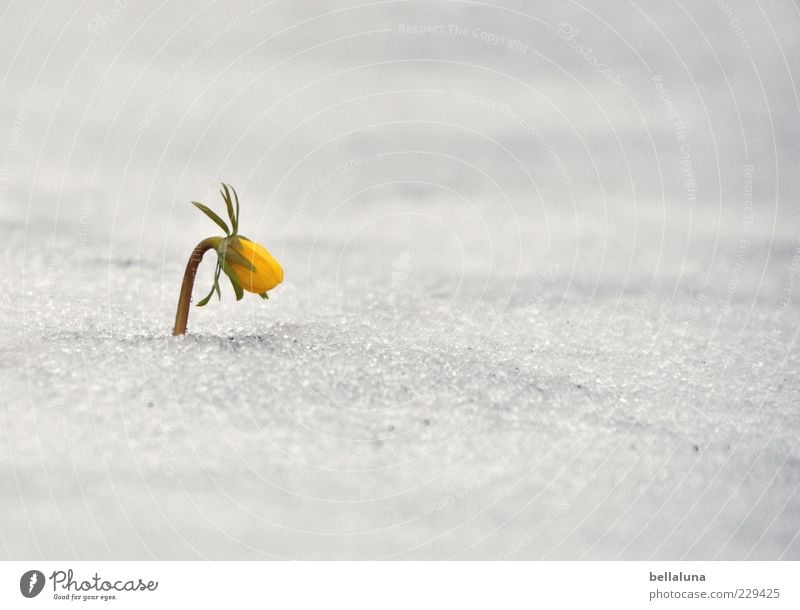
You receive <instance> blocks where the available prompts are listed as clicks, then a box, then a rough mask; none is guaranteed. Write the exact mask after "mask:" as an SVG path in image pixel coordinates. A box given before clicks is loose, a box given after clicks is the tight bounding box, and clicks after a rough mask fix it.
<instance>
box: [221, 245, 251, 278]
mask: <svg viewBox="0 0 800 610" xmlns="http://www.w3.org/2000/svg"><path fill="white" fill-rule="evenodd" d="M225 260H228V261H230V262H232V263H234V264H236V265H241V266H242V267H244V268H245V269H247V270H248V271H251V272H253V273H258V271H256V268H255V265H253V263H251V262H250V261H249V260H247V259H246V258H245V257H244V256H243V255H242V254H240V253H239V252H237V251H236V250H234V249H233V248H225Z"/></svg>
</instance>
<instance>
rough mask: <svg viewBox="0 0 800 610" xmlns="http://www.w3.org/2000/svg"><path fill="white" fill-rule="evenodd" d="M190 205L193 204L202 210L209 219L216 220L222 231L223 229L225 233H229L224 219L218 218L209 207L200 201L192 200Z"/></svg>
mask: <svg viewBox="0 0 800 610" xmlns="http://www.w3.org/2000/svg"><path fill="white" fill-rule="evenodd" d="M192 205H193V206H195V207H196V208H197V209H198V210H200V211H201V212H203V214H205V215H206V216H208V217H209V218H210V219H211V220H213V221H214V222H216V223H217V224H218V225H219V226H220V228H221V229H222V230H223V231H225V235H230V234H231V232H230V230H229V229H228V225H226V224H225V221H224V220H222V218H220V217H219V216H217V215H216V214H215V213H214V211H213V210H212V209H211V208H209V207H208V206H205V205H203V204H202V203H198V202H197V201H192Z"/></svg>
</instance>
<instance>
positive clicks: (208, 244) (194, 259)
mask: <svg viewBox="0 0 800 610" xmlns="http://www.w3.org/2000/svg"><path fill="white" fill-rule="evenodd" d="M220 194H221V195H222V198H223V200H224V201H225V207H226V209H227V212H228V220H229V221H230V226H229V225H228V223H226V222H225V221H224V220H223V219H222V218H221V217H220V216H218V215H217V214H216V213H215V212H214V211H213V210H212V209H211V208H209V207H208V206H206V205H203V204H202V203H199V202H197V201H192V204H193V205H194V206H196V207H197V208H198V209H199V210H200V211H201V212H203V213H204V214H205V215H206V216H208V217H209V218H210V219H211V220H213V221H214V222H215V223H216V224H217V225H218V226H219V227H220V228H221V229H222V230H223V231H225V237H207V238H206V239H204V240H203V241H201V242H200V243H199V244H197V246H196V247H195V249H194V251H193V252H192V255H191V256H190V257H189V262H188V263H187V264H186V271H185V272H184V275H183V283H182V285H181V295H180V298H179V300H178V311H177V313H176V314H175V327H174V328H173V330H172V334H173V335H183V334H185V333H186V326H187V323H188V319H189V303H190V301H191V298H192V289H193V287H194V277H195V274H196V272H197V267H198V266H199V264H200V261H201V260H202V258H203V254H205V253H206V252H207V251H208V250H214V251H215V252H216V253H217V267H216V269H215V270H214V284H213V285H212V286H211V291H210V292H209V293H208V295H207V296H206V297H205V298H204V299H202V300H200V301H199V302H198V303H197V306H198V307H203V306H204V305H206V304H207V303H208V302H209V301H210V300H211V297H212V296H213V295H214V293H215V292H216V293H217V296H218V297H219V298H222V292H221V291H220V288H219V278H220V275H221V274H222V273H223V272H224V273H225V275H227V276H228V279H229V280H230V281H231V285H232V286H233V291H234V293H236V300H237V301H238V300H240V299H241V298H242V297H243V296H244V291H245V290H247V291H248V292H253V293H255V294H257V295H259V296H260V297H262V298H264V299H266V298H269V297H268V296H267V291H269V290H272V289H273V288H275V286H277V285H278V284H280V283H281V282H282V281H283V269H282V268H281V266H280V264H278V261H276V260H275V258H274V257H273V256H272V255H271V254H270V253H269V252H268V251H267V249H266V248H265V247H264V246H261V245H259V244H257V243H255V242H254V241H251V240H249V239H247V238H246V237H245V236H244V235H239V196H238V195H237V194H236V190H235V189H234V188H233V187H232V186H230V185H228V184H225V183H223V184H222V188H221V189H220Z"/></svg>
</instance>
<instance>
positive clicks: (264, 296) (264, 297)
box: [258, 292, 269, 301]
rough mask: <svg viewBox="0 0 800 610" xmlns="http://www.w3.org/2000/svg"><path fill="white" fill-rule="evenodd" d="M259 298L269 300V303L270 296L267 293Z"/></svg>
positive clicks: (261, 294) (263, 293)
mask: <svg viewBox="0 0 800 610" xmlns="http://www.w3.org/2000/svg"><path fill="white" fill-rule="evenodd" d="M258 296H260V297H261V298H262V299H267V300H268V301H269V295H268V294H267V293H266V292H262V293H260V294H259V295H258Z"/></svg>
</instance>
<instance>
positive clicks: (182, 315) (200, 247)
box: [172, 237, 220, 336]
mask: <svg viewBox="0 0 800 610" xmlns="http://www.w3.org/2000/svg"><path fill="white" fill-rule="evenodd" d="M219 239H220V238H219V237H209V238H207V239H204V240H203V241H201V242H200V243H199V244H197V246H196V247H195V249H194V250H193V251H192V255H191V256H190V257H189V262H188V263H186V271H184V273H183V283H182V284H181V296H180V298H179V299H178V311H177V313H176V314H175V327H174V328H173V329H172V334H173V335H174V336H178V335H185V334H186V325H187V323H188V322H189V306H190V305H191V303H192V288H194V276H195V275H197V267H198V266H199V265H200V261H201V260H203V255H204V254H205V253H206V251H207V250H211V249H213V248H216V247H217V244H218V243H219Z"/></svg>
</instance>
